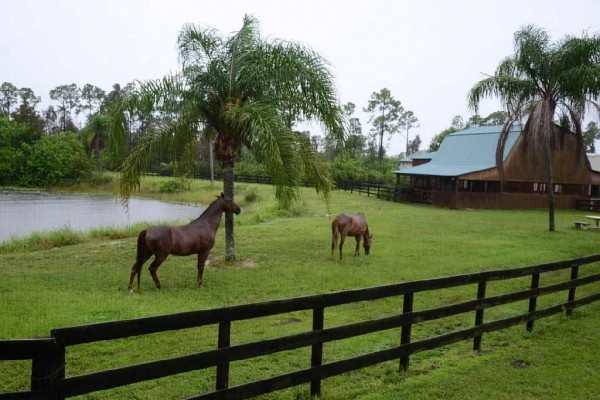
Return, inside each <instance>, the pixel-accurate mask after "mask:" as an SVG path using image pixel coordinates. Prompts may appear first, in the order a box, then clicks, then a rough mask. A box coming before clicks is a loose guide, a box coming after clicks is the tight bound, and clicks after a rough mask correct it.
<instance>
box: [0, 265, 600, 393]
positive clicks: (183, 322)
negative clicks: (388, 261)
mask: <svg viewBox="0 0 600 400" xmlns="http://www.w3.org/2000/svg"><path fill="white" fill-rule="evenodd" d="M599 261H600V254H596V255H592V256H588V257H582V258H577V259H571V260H566V261H559V262H553V263H549V264H543V265H536V266H530V267H524V268H516V269H505V270H497V271H486V272H479V273H472V274H465V275H456V276H450V277H444V278H436V279H430V280H420V281H412V282H404V283H397V284H392V285H386V286H378V287H371V288H366V289H356V290H348V291H341V292H334V293H328V294H322V295H313V296H306V297H298V298H293V299H286V300H277V301H270V302H263V303H256V304H247V305H240V306H233V307H225V308H219V309H212V310H201V311H193V312H185V313H179V314H171V315H164V316H158V317H148V318H140V319H134V320H124V321H115V322H103V323H97V324H91V325H85V326H76V327H70V328H61V329H54V330H52V332H51V336H50V337H49V338H42V339H31V340H7V341H0V360H22V359H26V360H27V359H29V360H33V362H32V370H31V389H30V391H29V392H20V393H9V394H0V399H9V398H10V399H63V398H67V397H73V396H77V395H82V394H86V393H91V392H95V391H99V390H105V389H111V388H116V387H119V386H123V385H128V384H133V383H136V382H141V381H145V380H150V379H158V378H161V377H165V376H170V375H174V374H180V373H184V372H188V371H193V370H199V369H204V368H210V367H216V376H215V390H214V391H212V392H209V393H205V394H203V395H200V396H196V397H192V399H244V398H250V397H254V396H257V395H260V394H264V393H270V392H273V391H276V390H281V389H284V388H289V387H292V386H296V385H300V384H305V383H310V391H311V394H312V395H319V394H320V390H321V381H322V380H323V379H326V378H328V377H331V376H335V375H339V374H342V373H345V372H348V371H352V370H357V369H360V368H364V367H367V366H371V365H375V364H378V363H381V362H384V361H390V360H399V363H400V367H401V368H403V369H406V368H408V365H409V357H410V356H411V355H412V354H415V353H417V352H421V351H424V350H429V349H434V348H438V347H441V346H445V345H448V344H451V343H456V342H459V341H464V340H470V339H473V349H474V350H478V349H479V347H480V345H481V339H482V335H483V334H484V333H486V332H492V331H497V330H500V329H504V328H507V327H510V326H513V325H517V324H526V327H527V329H528V330H530V331H531V330H532V329H533V324H534V321H535V320H536V319H539V318H543V317H548V316H550V315H553V314H557V313H560V312H562V311H566V313H567V314H570V313H571V311H572V310H573V309H575V308H576V307H580V306H583V305H586V304H589V303H591V302H594V301H596V300H598V299H600V290H598V289H599V288H596V287H595V286H592V287H588V288H587V290H586V295H585V296H580V297H579V298H577V299H576V298H575V292H576V288H577V287H580V286H583V285H590V284H592V283H594V282H597V281H600V272H599V271H598V268H597V267H598V265H599V264H598V262H599ZM582 266H585V267H586V269H585V271H582V270H580V268H581V267H582ZM561 270H570V274H563V275H568V276H569V277H568V278H567V279H562V280H561V279H560V278H561V276H560V274H557V273H556V272H557V271H561ZM580 272H585V274H583V273H582V276H581V277H580ZM542 274H547V276H548V277H551V278H552V279H551V280H550V279H549V280H548V281H551V283H548V284H546V285H545V286H541V285H540V283H541V281H542V279H541V276H542ZM523 277H530V284H529V285H528V287H529V288H528V289H526V290H519V291H514V292H511V293H507V294H499V295H493V296H487V295H486V289H487V287H488V284H489V283H490V282H492V281H502V280H509V279H516V278H523ZM563 278H564V276H563ZM465 285H476V286H477V290H476V293H473V299H471V300H468V301H464V302H460V303H455V304H450V305H444V306H440V307H436V308H431V309H427V310H415V309H414V308H413V304H414V300H415V296H416V295H417V294H418V293H420V292H424V291H435V290H440V289H447V288H455V287H461V286H465ZM563 292H564V293H565V297H564V301H562V300H561V301H559V302H558V303H557V304H553V305H551V306H548V307H546V308H541V309H539V308H538V307H537V300H538V297H540V296H544V295H548V294H551V293H554V294H560V293H563ZM589 293H592V294H589ZM397 296H403V309H402V313H398V314H397V315H393V316H388V317H384V318H377V319H373V320H367V321H362V322H357V323H352V324H347V325H342V326H336V327H331V328H325V329H324V326H325V324H324V322H325V321H324V318H325V309H326V308H329V307H335V306H339V305H343V304H350V303H356V302H362V301H368V300H377V299H385V298H391V297H397ZM552 299H554V297H552ZM519 301H520V302H524V306H525V305H526V306H527V311H526V312H523V313H522V314H520V315H516V316H511V317H509V318H503V319H498V320H493V321H489V322H485V319H484V316H485V315H484V312H485V310H486V309H489V308H491V307H496V306H500V305H505V304H510V303H514V302H519ZM302 310H312V330H310V331H307V332H303V333H299V334H294V335H288V336H284V337H278V338H274V339H268V340H263V341H257V342H251V343H244V344H238V345H236V344H232V343H231V342H230V341H231V340H230V338H231V336H230V331H231V326H232V323H233V322H236V321H241V320H248V319H254V318H259V317H265V316H271V315H278V314H283V313H290V312H296V311H302ZM470 312H473V313H474V325H473V326H470V327H466V328H462V329H460V330H456V331H452V332H450V333H445V334H442V335H439V336H435V337H429V338H425V339H420V340H416V341H415V340H411V330H412V327H413V325H414V324H418V323H421V322H423V321H432V320H437V319H440V318H444V317H449V316H456V315H460V314H464V313H470ZM257 323H258V322H257ZM213 324H214V325H217V326H218V338H217V343H218V345H217V348H216V349H214V350H209V351H204V352H200V353H196V354H191V355H186V356H181V357H175V358H170V359H165V360H159V361H153V362H147V363H143V364H138V365H133V366H127V367H122V368H116V369H111V370H105V371H99V372H92V373H87V374H83V375H78V376H68V377H66V376H65V348H66V347H68V346H73V345H78V344H83V343H92V342H96V341H101V340H112V339H119V338H127V337H132V336H138V335H147V334H151V333H156V332H165V331H171V330H177V329H186V328H192V327H198V326H205V325H213ZM390 329H398V330H399V332H398V337H399V344H398V345H397V346H393V347H391V348H388V349H384V350H378V351H375V352H372V353H368V354H362V355H358V356H354V357H351V358H348V359H344V360H338V361H332V362H328V363H323V344H325V343H327V342H331V341H336V340H342V339H348V338H352V337H356V336H360V335H365V334H368V333H373V332H379V331H383V330H390ZM591 334H594V333H591ZM308 346H310V347H311V349H312V352H311V359H310V367H307V368H305V369H302V370H298V371H294V372H291V373H286V374H283V375H279V376H274V377H270V378H267V379H263V380H259V381H255V382H249V383H245V384H241V385H238V386H234V387H230V386H229V365H230V363H233V362H236V361H239V360H247V359H252V358H256V357H259V356H264V355H268V354H273V353H277V352H281V351H287V350H291V349H298V348H302V347H308ZM307 363H308V360H307Z"/></svg>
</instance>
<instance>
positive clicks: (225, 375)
mask: <svg viewBox="0 0 600 400" xmlns="http://www.w3.org/2000/svg"><path fill="white" fill-rule="evenodd" d="M218 340H219V342H218V344H217V346H218V348H219V349H222V348H224V347H229V346H230V345H231V321H222V322H220V323H219V339H218ZM215 387H216V390H221V389H227V388H228V387H229V362H225V363H223V364H219V365H217V382H216V385H215Z"/></svg>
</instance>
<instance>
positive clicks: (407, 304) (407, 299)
mask: <svg viewBox="0 0 600 400" xmlns="http://www.w3.org/2000/svg"><path fill="white" fill-rule="evenodd" d="M413 299H414V293H406V294H405V295H404V304H403V305H402V314H407V313H411V312H412V311H413ZM411 331H412V322H411V323H410V324H408V325H403V326H402V332H401V334H400V335H401V337H400V345H403V344H409V343H410V334H411ZM408 363H409V357H408V356H406V357H400V370H403V371H408Z"/></svg>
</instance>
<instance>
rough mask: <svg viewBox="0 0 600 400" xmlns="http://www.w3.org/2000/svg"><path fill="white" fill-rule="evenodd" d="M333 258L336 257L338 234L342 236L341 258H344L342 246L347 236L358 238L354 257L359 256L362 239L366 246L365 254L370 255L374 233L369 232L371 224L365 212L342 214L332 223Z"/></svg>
mask: <svg viewBox="0 0 600 400" xmlns="http://www.w3.org/2000/svg"><path fill="white" fill-rule="evenodd" d="M331 234H332V237H331V259H333V258H334V251H335V248H336V247H337V242H338V236H341V240H340V260H341V259H342V247H343V246H344V241H345V240H346V236H354V237H355V238H356V249H355V250H354V257H358V256H359V254H360V251H359V250H360V240H361V239H364V242H363V247H364V248H365V254H366V255H369V251H370V250H371V240H372V239H373V235H370V234H369V226H368V225H367V220H366V219H365V215H364V214H363V213H358V214H355V215H348V214H340V215H338V216H337V217H335V219H334V220H333V222H332V223H331Z"/></svg>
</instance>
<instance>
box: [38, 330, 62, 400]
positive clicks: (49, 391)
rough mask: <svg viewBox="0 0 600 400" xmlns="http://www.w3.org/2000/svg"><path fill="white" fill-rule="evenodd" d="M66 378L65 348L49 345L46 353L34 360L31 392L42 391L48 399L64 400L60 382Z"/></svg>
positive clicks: (58, 344)
mask: <svg viewBox="0 0 600 400" xmlns="http://www.w3.org/2000/svg"><path fill="white" fill-rule="evenodd" d="M64 378H65V346H64V345H63V344H61V343H57V342H54V343H49V345H48V347H47V348H46V350H45V351H43V352H42V353H41V354H39V355H38V356H37V357H35V358H33V359H32V362H31V391H41V392H43V393H44V395H45V397H46V398H47V399H51V400H63V399H64V396H63V395H62V391H61V390H59V387H58V382H59V381H60V380H62V379H64Z"/></svg>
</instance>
